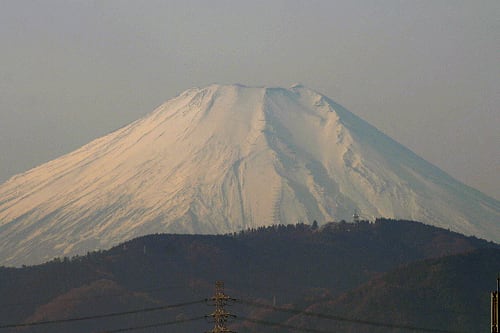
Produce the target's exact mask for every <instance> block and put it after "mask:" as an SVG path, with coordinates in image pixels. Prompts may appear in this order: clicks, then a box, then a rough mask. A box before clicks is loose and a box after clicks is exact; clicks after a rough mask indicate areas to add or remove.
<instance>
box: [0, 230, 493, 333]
mask: <svg viewBox="0 0 500 333" xmlns="http://www.w3.org/2000/svg"><path fill="white" fill-rule="evenodd" d="M484 248H491V249H492V250H495V251H497V252H496V253H499V251H500V250H499V245H497V244H492V243H489V242H486V241H484V240H478V239H477V238H474V237H465V236H463V235H460V234H457V233H453V232H450V231H447V230H444V229H439V228H435V227H432V226H428V225H424V224H422V223H416V222H409V221H395V220H394V221H393V220H377V221H376V222H375V223H371V224H368V223H365V222H361V223H357V224H352V223H332V224H328V225H326V226H325V227H323V228H320V229H314V228H312V227H310V226H308V225H303V224H302V225H300V224H299V225H288V226H284V225H282V226H273V227H262V228H259V229H258V230H256V231H245V232H240V233H238V234H236V235H217V236H213V235H150V236H145V237H140V238H137V239H134V240H131V241H128V242H126V243H124V244H121V245H119V246H116V247H114V248H112V249H110V250H107V251H99V252H96V253H91V254H88V255H86V256H80V257H75V258H73V259H67V258H65V259H62V260H61V259H60V260H53V261H51V262H48V263H45V264H42V265H37V266H32V267H25V268H0V294H1V295H2V300H1V303H0V304H1V305H3V311H1V312H0V323H2V325H5V324H10V323H20V322H29V321H40V320H57V319H63V318H75V317H86V316H93V315H101V314H106V313H116V312H121V311H131V310H136V309H142V308H150V307H157V306H159V305H165V304H179V303H186V302H190V301H196V300H203V299H205V298H207V297H210V296H211V295H212V294H213V287H214V281H215V280H222V281H224V282H225V285H226V291H227V293H228V295H230V296H231V297H235V298H238V299H243V300H250V301H252V300H256V299H257V300H259V302H261V303H262V302H271V301H272V299H273V298H274V299H275V300H276V304H277V305H278V306H284V305H286V304H290V303H292V304H297V305H298V308H305V306H304V302H305V303H306V305H307V304H319V305H322V304H323V303H324V302H325V301H326V300H329V301H332V300H339V302H338V303H339V304H340V305H342V307H338V308H335V311H333V313H338V314H342V315H344V312H340V311H341V310H343V308H344V306H345V307H346V308H347V309H349V307H356V306H357V307H362V306H363V305H364V303H363V302H359V303H357V302H356V300H360V299H362V300H364V298H368V297H377V299H381V298H379V297H380V294H379V293H378V292H377V291H378V289H376V288H371V289H370V288H365V287H363V290H367V289H368V291H369V292H366V291H365V292H364V293H363V294H361V295H360V293H358V292H357V291H356V290H354V292H353V293H354V295H356V297H353V298H351V299H350V298H347V300H349V301H350V302H347V304H345V305H344V304H343V303H342V302H344V303H345V299H344V297H343V296H341V295H342V294H343V293H345V292H347V291H349V290H352V289H353V288H357V287H359V286H360V285H361V284H363V285H364V284H365V283H366V281H370V280H372V278H374V277H380V276H381V274H382V273H384V272H387V271H391V270H393V269H395V268H397V267H401V266H402V265H407V264H409V263H411V262H413V261H415V260H421V259H429V258H442V257H443V256H446V255H451V254H458V253H464V252H466V253H470V252H472V251H474V250H477V249H484ZM492 258H493V257H492ZM497 262H498V261H497ZM494 264H495V262H492V266H491V267H493V268H494V267H495V265H494ZM408 267H409V268H407V269H411V267H412V266H411V265H410V266H408ZM415 267H416V269H415V270H410V271H409V273H408V274H412V273H413V272H415V271H417V272H418V270H419V269H420V267H421V265H420V266H415ZM478 267H483V265H482V264H480V262H478V263H477V264H474V261H472V264H471V261H464V262H463V263H462V264H461V265H460V266H459V267H456V266H455V267H451V268H448V269H446V270H445V271H444V272H445V273H446V274H444V275H442V277H443V280H444V281H445V280H446V278H447V277H448V278H450V277H451V278H455V277H456V275H457V274H459V275H460V276H461V277H463V276H466V275H462V274H461V273H456V272H462V271H464V270H468V276H470V275H472V274H476V273H477V275H480V277H481V279H485V280H488V279H489V278H488V276H487V275H485V274H484V270H483V269H479V268H478ZM426 275H427V270H422V273H420V274H414V277H415V278H414V280H416V281H418V280H419V279H421V278H422V277H425V276H426ZM429 276H431V275H429ZM495 276H496V273H495V271H494V272H493V273H492V276H491V277H490V278H491V279H493V284H494V278H495ZM424 280H425V278H424ZM376 281H377V280H376ZM472 282H473V283H475V280H472ZM373 285H375V286H379V285H380V284H379V283H377V282H375V283H373V284H371V286H373ZM369 286H370V285H369ZM421 286H422V289H423V290H424V292H426V293H429V294H430V295H432V292H433V291H434V285H432V283H431V284H422V285H421ZM488 286H489V284H479V286H476V285H473V286H470V285H467V283H465V285H464V287H463V288H462V289H467V290H462V291H460V290H458V291H456V292H455V295H457V297H463V295H470V294H467V293H464V291H465V292H469V291H474V292H473V294H474V295H475V297H478V298H481V297H482V296H481V293H478V292H476V291H477V290H478V288H477V287H480V288H483V289H484V288H486V287H488ZM383 287H384V285H382V286H381V288H383ZM415 288H418V286H417V287H415ZM382 290H385V289H382ZM396 290H397V288H396ZM382 296H383V294H382ZM485 299H486V301H487V300H488V294H486V295H485ZM342 300H344V301H342ZM426 302H428V303H426V304H425V305H424V306H423V307H424V309H426V307H425V306H428V304H433V303H432V299H430V301H429V300H426ZM336 304H337V303H336ZM474 305H475V304H474ZM452 307H453V304H444V305H443V306H442V309H441V310H442V311H445V310H450V309H452ZM256 309H257V308H255V307H249V306H247V305H243V303H242V304H240V305H237V306H235V307H233V306H232V307H230V308H229V310H230V311H231V312H233V313H235V314H237V315H238V316H239V317H240V316H241V317H248V316H250V315H251V317H252V318H257V319H259V318H260V317H259V316H256V314H254V313H251V312H253V310H256ZM337 309H338V311H337ZM211 310H213V309H212V308H211V307H208V306H207V305H206V303H205V302H202V303H201V304H199V305H198V306H195V305H193V306H189V307H179V308H173V309H171V313H169V312H166V311H155V312H151V313H142V314H141V315H137V314H136V315H133V314H132V315H128V316H121V317H109V318H101V319H99V320H88V321H81V322H78V321H77V322H72V323H65V324H58V325H50V327H48V326H47V325H44V326H40V327H27V328H26V331H27V332H47V331H48V330H49V331H50V332H53V333H54V332H75V333H76V332H102V331H103V330H107V329H109V330H113V329H116V328H122V327H130V326H140V325H143V324H144V325H146V324H154V323H158V322H169V321H171V320H175V319H179V318H192V317H199V316H202V315H204V314H206V313H210V312H211ZM363 310H364V309H363ZM371 310H372V311H371V312H372V313H373V314H374V315H376V314H377V311H378V310H379V309H378V308H377V309H371ZM410 310H411V308H410V309H408V310H406V309H405V312H404V313H405V315H408V316H411V315H415V313H413V314H412V312H411V311H410ZM316 312H327V313H330V311H323V310H321V311H319V310H316ZM367 312H370V309H368V311H367ZM421 312H422V311H420V312H419V313H418V315H421ZM357 313H360V314H362V315H366V314H364V313H363V312H356V317H358V316H357ZM274 314H276V313H274ZM281 315H283V314H281ZM284 315H286V316H287V318H289V317H290V314H284ZM362 315H360V317H362ZM316 319H318V318H316ZM382 319H383V317H382ZM447 319H448V318H447ZM277 320H279V318H276V317H274V316H273V317H272V321H277ZM283 320H285V319H283ZM379 320H380V319H379ZM449 320H452V319H449ZM383 321H385V322H387V321H389V322H392V318H391V320H389V319H388V318H387V320H383ZM195 324H197V325H198V326H196V327H189V326H185V325H184V324H182V325H175V326H171V327H169V328H168V332H187V331H192V332H203V331H206V330H207V329H209V328H210V326H212V325H211V324H209V323H207V322H206V321H205V320H201V321H200V322H195ZM234 324H237V323H236V322H235V323H234ZM315 324H319V322H316V323H315ZM330 325H331V322H330ZM0 326H1V325H0ZM311 326H312V327H316V326H314V325H311ZM311 326H309V327H311ZM264 328H265V327H259V329H262V330H263V329H264ZM235 331H238V332H256V331H257V329H256V328H253V329H251V330H243V329H240V328H237V329H235ZM269 331H272V332H277V330H276V328H272V329H270V330H269ZM15 332H19V331H18V330H16V331H15Z"/></svg>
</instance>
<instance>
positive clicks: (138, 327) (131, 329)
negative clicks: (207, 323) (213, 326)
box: [98, 316, 205, 333]
mask: <svg viewBox="0 0 500 333" xmlns="http://www.w3.org/2000/svg"><path fill="white" fill-rule="evenodd" d="M204 318H205V316H203V317H194V318H188V319H178V320H173V321H166V322H161V323H156V324H150V325H144V326H131V327H126V328H118V329H115V330H108V331H101V332H98V333H118V332H126V331H133V330H144V329H148V328H155V327H162V326H168V325H175V324H181V323H187V322H190V321H197V320H200V319H204Z"/></svg>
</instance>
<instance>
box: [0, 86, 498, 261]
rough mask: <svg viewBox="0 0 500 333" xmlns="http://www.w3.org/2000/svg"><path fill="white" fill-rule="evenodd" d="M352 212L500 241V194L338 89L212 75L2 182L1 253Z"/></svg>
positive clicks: (62, 250)
mask: <svg viewBox="0 0 500 333" xmlns="http://www.w3.org/2000/svg"><path fill="white" fill-rule="evenodd" d="M355 210H357V211H358V212H361V215H362V217H366V218H374V217H377V216H384V217H394V218H406V219H413V220H419V221H422V222H425V223H428V224H432V225H436V226H440V227H446V228H450V229H452V230H455V231H459V232H462V233H465V234H468V235H476V236H479V237H483V238H486V239H489V240H498V239H500V226H499V225H498V221H499V220H500V203H499V202H498V201H496V200H494V199H492V198H489V197H487V196H485V195H483V194H482V193H480V192H479V191H476V190H474V189H472V188H470V187H467V186H465V185H463V184H461V183H459V182H458V181H456V180H454V179H453V178H451V177H450V176H448V175H447V174H446V173H444V172H443V171H441V170H439V169H438V168H436V167H435V166H433V165H431V164H429V163H428V162H426V161H424V160H423V159H421V158H419V157H418V156H416V155H415V154H413V153H412V152H411V151H409V150H408V149H406V148H405V147H403V146H401V145H400V144H398V143H396V142H395V141H393V140H392V139H390V138H389V137H387V136H385V135H384V134H383V133H381V132H379V131H378V130H377V129H376V128H374V127H372V126H371V125H369V124H368V123H366V122H365V121H363V120H362V119H360V118H358V117H357V116H355V115H354V114H352V113H350V112H349V111H347V110H346V109H345V108H343V107H342V106H340V105H339V104H337V103H335V102H334V101H332V100H331V99H329V98H327V97H325V96H323V95H321V94H319V93H317V92H315V91H312V90H310V89H307V88H305V87H303V86H300V85H296V86H294V87H292V88H290V89H284V88H267V87H246V86H242V85H229V86H222V85H211V86H209V87H206V88H202V89H197V88H196V89H190V90H187V91H185V92H184V93H182V94H180V95H179V96H177V97H176V98H173V99H171V100H169V101H167V102H166V103H165V104H163V105H162V106H160V107H159V108H157V109H156V110H155V111H153V112H152V113H150V114H148V115H146V116H145V117H143V118H142V119H139V120H137V121H136V122H134V123H132V124H130V125H128V126H126V127H124V128H122V129H120V130H118V131H115V132H113V133H111V134H109V135H107V136H104V137H102V138H99V139H97V140H95V141H93V142H91V143H89V144H87V145H85V146H83V147H82V148H80V149H78V150H76V151H74V152H72V153H70V154H67V155H65V156H63V157H60V158H58V159H56V160H53V161H51V162H48V163H46V164H43V165H41V166H39V167H37V168H34V169H32V170H30V171H28V172H26V173H23V174H20V175H18V176H15V177H13V178H11V179H10V180H9V181H7V182H6V183H5V184H3V185H2V186H0V263H3V264H14V265H19V264H31V263H39V262H42V261H44V260H47V259H49V258H51V257H54V256H63V255H74V254H78V253H83V252H85V251H88V250H93V249H96V248H108V247H110V246H112V245H114V244H117V243H119V242H122V241H125V240H128V239H131V238H133V237H136V236H139V235H145V234H150V233H158V232H170V233H226V232H233V231H238V230H241V229H245V228H252V227H258V226H263V225H270V224H279V223H283V224H286V223H297V222H305V223H311V222H312V221H313V220H317V221H318V222H320V223H323V222H326V221H332V220H340V219H350V216H351V215H352V214H353V212H354V211H355Z"/></svg>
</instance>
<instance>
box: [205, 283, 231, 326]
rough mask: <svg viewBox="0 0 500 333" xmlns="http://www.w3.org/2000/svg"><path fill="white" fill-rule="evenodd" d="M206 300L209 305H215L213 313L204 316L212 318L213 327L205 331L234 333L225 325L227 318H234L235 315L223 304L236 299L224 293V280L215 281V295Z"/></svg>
mask: <svg viewBox="0 0 500 333" xmlns="http://www.w3.org/2000/svg"><path fill="white" fill-rule="evenodd" d="M207 301H209V302H210V303H211V304H210V305H212V306H214V307H215V311H214V312H213V313H211V314H209V315H206V316H205V317H207V318H211V319H212V320H213V322H214V328H213V329H212V330H211V331H207V332H205V333H222V332H225V333H236V332H234V331H231V330H229V329H228V328H227V327H226V324H227V322H228V320H229V318H235V317H236V316H235V315H233V314H231V313H229V312H228V311H226V309H225V306H226V305H229V304H230V302H233V301H236V299H235V298H231V297H229V296H227V295H226V294H225V293H224V282H222V281H216V282H215V295H214V296H212V298H209V299H208V300H207Z"/></svg>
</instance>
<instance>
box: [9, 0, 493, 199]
mask: <svg viewBox="0 0 500 333" xmlns="http://www.w3.org/2000/svg"><path fill="white" fill-rule="evenodd" d="M297 82H300V83H302V84H304V85H306V86H308V87H309V88H312V89H315V90H317V91H319V92H321V93H324V94H325V95H327V96H328V97H330V98H332V99H334V100H335V101H336V102H338V103H340V104H342V105H344V106H345V107H346V108H347V109H349V110H350V111H351V112H353V113H355V114H357V115H358V116H360V117H362V118H363V119H365V120H367V121H368V122H370V123H371V124H372V125H374V126H376V127H377V128H379V129H380V130H382V131H383V132H384V133H386V134H388V135H389V136H391V137H393V138H394V139H396V140H397V141H399V142H400V143H402V144H404V145H405V146H407V147H408V148H410V149H412V150H413V151H414V152H416V153H417V154H419V155H420V156H422V157H423V158H425V159H427V160H428V161H430V162H431V163H434V164H435V165H437V166H438V167H440V168H442V169H443V170H445V171H446V172H448V173H449V174H451V175H452V176H453V177H455V178H457V179H458V180H460V181H462V182H464V183H465V184H467V185H470V186H473V187H475V188H477V189H479V190H481V191H482V192H484V193H486V194H488V195H491V196H493V197H496V198H497V199H499V198H500V176H499V175H500V110H499V108H500V1H498V0H491V1H470V0H467V1H459V0H449V1H437V0H429V1H400V0H399V1H390V0H384V1H382V0H381V1H373V0H366V1H354V0H346V1H312V0H304V1H292V0H290V1H272V0H266V1H256V0H246V1H238V0H228V1H217V0H210V1H207V0H198V1H194V0H182V1H167V0H163V1H153V0H147V1H146V0H141V1H140V0H136V1H127V0H106V1H105V0H96V1H92V0H37V1H35V0H31V1H28V0H0V183H1V182H4V181H6V180H7V179H8V178H9V177H10V176H12V175H14V174H17V173H20V172H23V171H25V170H27V169H29V168H31V167H34V166H36V165H38V164H40V163H42V162H46V161H48V160H51V159H53V158H55V157H58V156H60V155H62V154H64V153H67V152H70V151H72V150H74V149H76V148H78V147H79V146H81V145H83V144H85V143H87V142H89V141H90V140H92V139H94V138H96V137H99V136H101V135H103V134H106V133H109V132H110V131H112V130H115V129H117V128H119V127H121V126H123V125H125V124H127V123H129V122H131V121H133V120H135V119H137V118H139V117H141V116H142V115H144V114H146V113H147V112H150V111H152V110H153V109H154V108H155V107H156V106H158V105H159V104H161V103H162V102H164V101H166V100H167V99H170V98H172V97H174V96H176V95H177V94H179V93H180V92H182V91H184V90H186V89H188V88H191V87H195V86H197V87H203V86H206V85H208V84H211V83H242V84H246V85H269V86H283V87H289V86H291V85H292V84H294V83H297Z"/></svg>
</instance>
